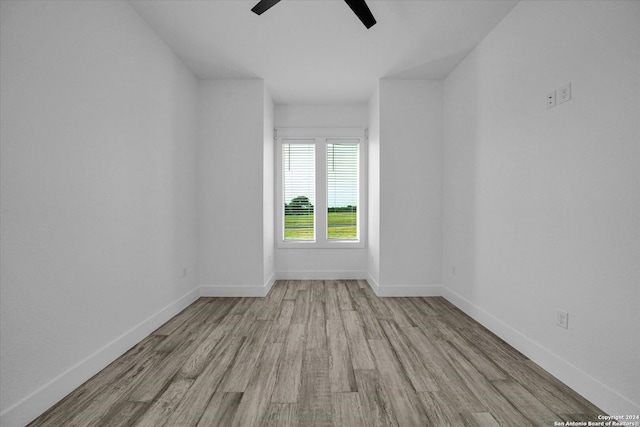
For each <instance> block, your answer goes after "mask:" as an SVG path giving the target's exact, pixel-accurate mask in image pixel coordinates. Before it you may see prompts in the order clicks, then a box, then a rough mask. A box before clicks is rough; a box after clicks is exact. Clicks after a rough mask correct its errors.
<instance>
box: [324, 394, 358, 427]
mask: <svg viewBox="0 0 640 427" xmlns="http://www.w3.org/2000/svg"><path fill="white" fill-rule="evenodd" d="M332 394H333V404H332V405H331V406H332V408H333V412H332V413H333V417H332V418H333V425H334V426H336V427H364V426H365V423H364V416H363V414H362V406H361V405H360V395H359V394H358V393H332Z"/></svg>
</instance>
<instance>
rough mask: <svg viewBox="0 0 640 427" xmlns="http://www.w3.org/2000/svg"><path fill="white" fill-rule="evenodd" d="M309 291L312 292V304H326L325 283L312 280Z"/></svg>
mask: <svg viewBox="0 0 640 427" xmlns="http://www.w3.org/2000/svg"><path fill="white" fill-rule="evenodd" d="M309 289H310V290H311V302H324V295H325V291H324V281H322V280H312V281H311V285H309Z"/></svg>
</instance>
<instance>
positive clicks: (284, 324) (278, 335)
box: [267, 299, 295, 342]
mask: <svg viewBox="0 0 640 427" xmlns="http://www.w3.org/2000/svg"><path fill="white" fill-rule="evenodd" d="M294 306H295V302H294V301H291V300H288V299H283V300H282V302H281V303H280V305H279V307H280V313H279V314H278V318H277V319H276V320H275V322H273V325H271V330H270V331H269V337H268V338H267V342H285V341H286V340H287V333H288V332H289V325H290V324H291V317H292V316H293V308H294Z"/></svg>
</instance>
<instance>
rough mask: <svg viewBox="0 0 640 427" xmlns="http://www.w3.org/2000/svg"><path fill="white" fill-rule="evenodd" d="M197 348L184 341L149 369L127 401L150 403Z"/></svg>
mask: <svg viewBox="0 0 640 427" xmlns="http://www.w3.org/2000/svg"><path fill="white" fill-rule="evenodd" d="M197 346H198V342H197V341H185V342H184V343H183V344H182V345H180V346H179V347H177V348H176V349H175V350H174V351H173V352H171V353H170V354H166V355H165V357H163V358H162V360H161V361H159V362H158V363H157V364H155V365H154V366H153V367H151V368H150V369H149V370H147V372H146V373H145V375H144V376H143V377H141V378H140V380H138V381H137V382H136V385H135V387H134V388H133V390H131V392H130V393H129V395H128V397H127V400H130V401H132V402H150V401H152V400H153V399H155V398H156V396H158V394H160V392H161V391H162V390H163V389H164V388H165V386H166V385H167V384H168V383H169V381H171V378H172V377H173V376H174V375H175V373H176V372H178V371H179V370H180V368H181V367H182V366H183V365H184V363H185V361H186V360H187V359H188V358H189V357H190V356H189V355H190V354H192V352H193V349H194V348H195V347H197Z"/></svg>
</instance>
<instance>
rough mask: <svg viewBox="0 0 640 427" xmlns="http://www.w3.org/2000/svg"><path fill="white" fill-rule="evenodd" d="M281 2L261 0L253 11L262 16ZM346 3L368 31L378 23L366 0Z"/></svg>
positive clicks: (346, 0) (353, 0)
mask: <svg viewBox="0 0 640 427" xmlns="http://www.w3.org/2000/svg"><path fill="white" fill-rule="evenodd" d="M279 1H280V0H260V1H259V2H258V4H256V5H255V6H253V8H252V9H251V11H252V12H255V13H256V15H262V14H263V13H264V12H266V11H267V10H269V9H270V8H271V7H272V6H273V5H275V4H276V3H278V2H279ZM344 1H345V3H347V4H348V5H349V7H350V8H351V10H353V13H355V14H356V16H357V17H358V18H359V19H360V21H362V23H363V24H364V26H365V27H367V29H369V28H371V27H373V26H374V25H375V23H376V19H375V18H374V17H373V14H372V13H371V10H370V9H369V6H367V3H365V0H344Z"/></svg>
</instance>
